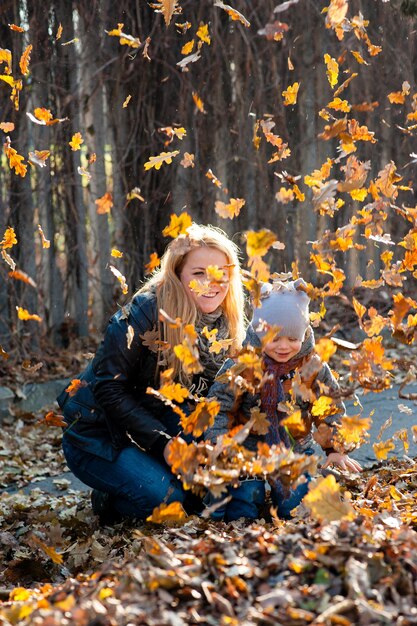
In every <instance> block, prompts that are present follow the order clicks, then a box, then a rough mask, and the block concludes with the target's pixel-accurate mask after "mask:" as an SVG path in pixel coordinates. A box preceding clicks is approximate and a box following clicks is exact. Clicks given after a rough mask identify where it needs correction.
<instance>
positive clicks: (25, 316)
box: [16, 306, 42, 322]
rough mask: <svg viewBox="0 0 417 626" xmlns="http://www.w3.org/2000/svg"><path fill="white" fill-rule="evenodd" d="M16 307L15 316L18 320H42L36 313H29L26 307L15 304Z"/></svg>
mask: <svg viewBox="0 0 417 626" xmlns="http://www.w3.org/2000/svg"><path fill="white" fill-rule="evenodd" d="M16 309H17V317H18V318H19V319H20V320H23V321H25V322H26V321H29V320H33V321H34V322H42V318H41V317H39V315H36V313H29V311H28V310H27V309H23V308H22V307H20V306H17V307H16Z"/></svg>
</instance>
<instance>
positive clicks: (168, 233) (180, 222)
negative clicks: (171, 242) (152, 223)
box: [162, 213, 192, 239]
mask: <svg viewBox="0 0 417 626" xmlns="http://www.w3.org/2000/svg"><path fill="white" fill-rule="evenodd" d="M191 224H192V219H191V217H190V216H189V215H188V213H181V214H180V215H176V214H175V213H172V214H171V217H170V222H169V224H168V226H165V228H164V230H163V231H162V234H163V236H164V237H172V238H173V239H175V237H178V235H185V234H186V233H187V228H189V227H190V226H191Z"/></svg>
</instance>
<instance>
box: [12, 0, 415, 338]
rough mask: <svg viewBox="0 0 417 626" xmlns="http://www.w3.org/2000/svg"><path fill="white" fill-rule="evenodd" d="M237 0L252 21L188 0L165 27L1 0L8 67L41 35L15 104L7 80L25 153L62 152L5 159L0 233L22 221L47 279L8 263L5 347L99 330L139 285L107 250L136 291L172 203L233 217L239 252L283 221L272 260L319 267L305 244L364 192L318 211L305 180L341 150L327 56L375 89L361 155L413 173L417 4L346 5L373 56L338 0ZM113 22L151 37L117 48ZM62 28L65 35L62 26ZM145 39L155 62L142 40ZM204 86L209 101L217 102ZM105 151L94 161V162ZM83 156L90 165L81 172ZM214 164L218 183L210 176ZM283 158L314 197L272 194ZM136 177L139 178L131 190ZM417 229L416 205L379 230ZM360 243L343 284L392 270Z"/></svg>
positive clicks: (349, 94)
mask: <svg viewBox="0 0 417 626" xmlns="http://www.w3.org/2000/svg"><path fill="white" fill-rule="evenodd" d="M232 4H233V6H234V8H236V9H237V10H239V11H241V12H242V13H243V14H244V15H245V17H246V18H247V19H248V20H249V21H250V23H251V26H250V28H245V27H244V26H243V25H242V24H241V23H240V22H238V21H232V20H231V19H230V18H229V16H228V15H227V13H226V12H225V11H223V10H221V9H220V8H218V7H215V6H213V3H212V2H208V1H206V2H195V1H191V0H188V1H187V0H182V1H181V2H180V5H181V7H182V14H181V15H174V17H173V19H172V21H171V24H170V25H169V27H166V25H165V23H164V20H163V17H162V15H161V14H160V13H157V12H156V11H155V10H154V9H153V8H152V7H151V6H149V4H148V3H147V2H145V1H144V0H136V2H132V1H131V0H119V1H118V2H112V1H110V0H102V1H100V2H99V1H97V0H73V2H71V1H69V0H56V1H51V0H42V1H40V0H13V1H12V0H5V1H4V2H2V3H1V9H0V41H1V44H0V47H1V48H3V49H8V50H10V51H12V55H13V74H15V73H16V74H17V73H18V61H19V58H20V56H21V54H22V52H23V50H24V49H25V47H26V46H27V45H28V44H29V43H30V44H32V45H33V49H32V54H31V61H30V73H29V74H28V76H26V77H24V79H23V90H22V92H21V97H20V106H19V110H15V108H14V106H13V103H12V101H11V100H10V88H9V86H8V85H7V84H6V83H2V84H0V103H1V111H2V116H1V120H0V121H5V120H7V121H11V122H14V123H15V130H14V131H13V132H12V133H10V138H11V141H12V146H13V147H14V148H15V149H16V150H17V152H18V153H19V154H21V155H24V156H25V159H26V158H27V155H28V154H29V152H30V151H33V150H35V149H36V150H50V152H51V155H50V158H49V160H48V161H47V165H46V167H42V168H40V167H37V166H33V167H32V166H29V169H28V173H27V175H26V176H25V177H21V176H17V175H16V174H15V173H14V172H13V171H12V170H11V169H10V168H9V165H8V163H7V159H6V158H5V156H4V154H3V156H2V167H1V170H0V236H2V235H3V233H4V231H5V229H6V228H7V227H8V226H11V227H13V228H14V229H15V232H16V236H17V239H18V245H17V246H15V248H13V251H12V253H13V254H12V255H13V258H14V259H15V261H16V263H17V267H18V268H19V269H20V270H22V271H24V272H26V274H28V275H29V276H30V277H32V278H33V279H34V280H35V282H36V288H34V287H33V286H31V285H28V284H25V283H23V282H21V281H13V280H10V278H9V277H8V272H9V270H10V268H9V267H8V266H7V264H6V263H4V262H1V265H0V275H1V280H0V344H1V345H2V346H3V347H4V348H5V349H10V350H13V349H15V348H17V347H18V348H19V350H21V349H22V348H23V349H25V348H28V347H29V346H31V347H33V346H36V342H37V340H38V338H39V336H40V335H41V334H48V335H49V337H50V338H51V339H52V340H53V341H54V342H55V343H56V344H57V345H60V344H64V345H65V344H66V343H68V341H69V340H70V339H71V338H73V337H76V336H85V335H86V334H87V333H88V330H89V328H90V329H91V328H93V329H97V330H98V331H100V330H101V328H102V326H103V324H105V322H106V320H107V318H108V316H109V314H110V313H111V312H112V311H114V310H115V308H116V306H117V304H118V303H121V302H123V301H124V299H125V298H126V296H123V295H122V294H121V291H120V286H119V283H118V282H117V281H116V279H115V277H114V276H113V274H112V273H111V271H110V270H109V265H114V266H115V267H117V269H119V271H120V272H121V273H122V274H124V276H125V277H126V280H127V283H128V285H129V294H131V293H133V292H134V290H135V289H136V288H137V287H138V286H139V285H140V281H141V280H142V279H143V277H144V271H145V264H146V263H148V262H149V256H150V254H151V253H152V252H154V251H156V252H158V254H161V253H162V252H163V249H164V247H165V245H166V244H167V242H168V239H167V238H164V237H163V236H162V234H161V231H162V230H163V228H164V227H165V226H166V225H167V224H168V223H169V219H170V214H171V213H178V214H179V213H181V212H182V211H183V210H186V211H187V212H188V213H189V214H190V215H191V217H192V218H193V219H194V220H195V221H198V222H203V223H211V224H216V225H219V226H221V227H222V228H223V229H225V230H226V231H227V232H228V233H229V234H230V235H232V236H233V237H234V239H235V240H236V241H237V242H238V243H239V244H241V245H242V250H243V251H244V248H245V246H244V237H243V233H244V232H245V231H247V230H257V229H261V228H269V229H271V230H272V231H274V233H275V234H276V235H277V237H278V238H279V239H280V241H282V242H284V243H285V244H286V247H285V250H280V251H277V250H274V251H272V252H270V253H269V256H268V257H267V261H268V262H269V263H270V265H271V268H272V269H273V270H280V271H281V270H290V269H291V264H292V262H293V261H294V260H295V259H297V260H298V262H299V268H300V270H301V271H302V273H303V274H304V275H305V276H306V278H308V279H310V280H311V279H315V280H316V278H317V277H316V275H315V274H314V272H313V269H312V264H311V262H310V253H311V244H309V243H307V242H312V241H315V240H317V239H318V238H320V237H321V236H322V234H323V232H324V231H325V230H326V229H329V230H330V231H332V232H333V231H335V230H336V229H337V228H338V227H342V226H344V225H345V224H347V223H348V222H349V220H350V218H351V217H352V215H353V214H354V212H355V211H357V210H358V204H357V202H355V201H354V200H352V199H351V198H350V197H344V200H345V204H344V205H343V206H342V207H341V208H340V209H339V210H338V211H337V212H336V213H335V215H334V217H331V216H329V215H319V214H318V213H317V212H315V211H314V210H313V208H312V205H311V189H310V188H309V187H307V186H306V185H305V184H304V182H303V179H304V176H305V175H307V174H311V173H312V172H313V171H314V170H315V169H319V168H320V167H321V165H322V164H323V163H324V162H325V161H326V159H327V158H328V157H330V158H337V156H338V152H337V146H338V141H337V140H336V139H330V140H327V141H326V140H322V139H319V138H318V135H319V134H320V133H322V132H323V128H324V126H325V124H326V123H328V122H326V121H325V120H323V119H322V118H321V117H319V116H318V112H319V111H320V110H321V109H322V108H323V107H325V106H326V104H327V103H328V102H329V100H330V99H331V98H332V90H331V88H330V85H329V82H328V80H327V77H326V66H325V64H324V62H323V56H324V54H325V53H327V54H329V55H330V56H332V57H334V58H336V59H338V61H339V64H340V73H341V76H340V79H339V84H341V83H342V82H343V81H344V80H346V78H347V77H348V76H349V74H348V70H349V69H350V70H351V72H352V71H354V72H358V76H357V78H355V80H353V81H352V83H351V84H350V86H349V87H348V90H347V91H346V92H344V94H343V95H342V96H341V97H342V98H344V97H346V98H348V100H349V102H350V103H352V104H356V105H360V104H361V103H364V102H366V103H378V104H377V105H376V104H375V107H373V108H372V110H368V111H357V112H355V115H354V117H355V118H356V119H357V120H358V121H359V123H360V124H361V125H362V124H363V125H366V126H367V127H368V128H369V130H370V131H372V132H374V133H375V138H376V139H377V142H376V143H371V142H363V143H360V144H358V151H357V153H355V154H356V156H357V158H359V159H360V160H361V161H370V171H369V178H368V181H369V179H370V178H375V177H376V176H377V175H378V172H379V171H380V170H382V169H383V168H384V167H385V166H386V164H388V163H389V162H390V161H394V163H395V164H396V166H397V168H398V173H399V175H400V176H403V181H402V183H401V184H403V185H407V184H408V182H409V179H412V177H413V174H414V173H415V164H411V165H410V166H409V167H404V166H406V164H407V163H408V162H409V161H410V160H411V158H410V156H409V155H410V154H411V153H412V152H415V143H414V146H413V141H414V139H413V134H412V133H411V132H405V131H404V130H401V128H404V127H405V117H406V113H407V111H409V108H408V109H407V108H406V107H405V106H396V105H393V104H391V103H390V102H389V100H388V99H387V94H388V93H389V92H392V91H398V90H401V86H402V84H403V82H404V81H408V82H409V83H410V86H411V94H413V93H414V92H415V91H416V72H417V69H416V68H417V49H416V43H415V42H416V38H415V29H416V21H415V16H414V15H413V7H412V4H413V3H411V2H403V3H400V2H394V1H391V2H386V3H382V2H376V1H374V2H359V1H356V2H351V3H350V7H349V15H351V16H353V15H355V14H359V13H360V12H362V13H363V15H364V18H365V19H367V20H369V23H370V24H369V27H368V34H369V37H370V39H371V41H372V43H373V44H375V45H381V46H382V52H381V54H379V55H377V56H374V57H370V56H369V55H368V54H366V48H365V51H364V48H363V44H361V42H359V41H358V40H357V38H356V37H355V35H354V34H353V33H348V34H347V35H346V36H345V39H344V40H343V41H342V42H340V41H338V40H337V38H336V36H335V33H334V32H333V31H332V30H329V29H326V28H325V24H324V21H325V14H323V13H322V9H323V8H324V7H325V6H326V5H327V4H328V3H326V2H318V1H316V0H300V1H299V2H298V3H294V4H292V5H291V6H289V8H288V9H286V10H285V11H278V12H275V13H274V9H275V7H277V6H278V5H279V4H282V3H279V2H278V1H277V0H250V1H247V0H235V1H234V2H233V3H232ZM399 9H402V10H399ZM187 21H188V22H190V23H191V27H190V28H189V30H188V31H187V32H185V34H182V33H181V28H179V27H178V26H176V23H177V24H178V23H180V24H184V23H185V22H187ZM277 21H279V22H281V23H282V25H281V26H280V25H279V24H275V28H278V30H279V29H281V30H282V32H283V35H284V36H283V39H282V40H281V41H275V40H274V39H273V38H272V39H271V38H270V39H268V37H267V36H266V35H265V33H266V32H268V28H265V27H266V26H267V25H268V24H274V23H275V22H277ZM118 23H123V24H124V27H123V30H124V31H125V32H126V33H129V34H131V35H132V36H134V37H138V38H139V39H140V41H141V43H142V45H141V46H140V47H139V48H131V47H128V46H125V45H120V43H119V38H118V37H112V36H109V35H108V34H106V32H105V31H110V30H112V29H114V28H117V24H118ZM200 23H204V24H208V26H209V34H210V38H211V43H210V45H204V46H203V47H202V49H201V59H199V60H198V61H197V62H195V63H190V64H188V65H187V66H186V68H185V69H186V71H182V68H181V66H179V65H178V62H179V61H181V59H183V58H184V54H182V53H181V50H182V48H183V46H184V44H186V43H187V42H188V41H190V40H191V39H192V38H193V37H194V38H195V32H196V30H197V28H198V26H199V25H200ZM8 24H18V25H21V26H22V27H23V28H24V29H25V32H24V33H19V32H15V31H13V30H11V29H10V28H9V26H8ZM60 25H61V26H62V36H61V37H60V38H59V39H57V33H58V29H59V26H60ZM147 38H149V39H150V41H149V40H148V44H149V45H148V48H147V54H148V55H149V58H150V60H149V59H148V58H147V57H146V56H145V55H144V44H145V42H146V39H147ZM71 42H72V43H71ZM351 50H358V51H359V50H362V54H363V57H364V58H366V59H367V62H369V65H365V64H363V65H359V64H358V63H357V62H356V61H355V59H354V57H353V56H352V55H351V54H350V51H351ZM292 66H293V68H294V69H290V67H292ZM1 67H2V68H4V66H1ZM1 71H2V72H3V69H1ZM343 72H345V73H343ZM295 81H298V82H299V83H300V90H299V96H298V101H297V104H296V105H294V106H288V107H285V106H284V105H283V99H282V96H281V93H282V91H283V90H284V89H286V88H287V87H288V85H290V84H293V83H294V82H295ZM193 94H195V97H197V96H198V97H199V98H201V100H202V102H203V105H204V112H202V111H200V110H199V108H198V107H197V106H196V103H195V98H193ZM128 96H130V100H129V102H128V103H126V99H127V98H128ZM410 98H411V96H410ZM124 103H125V106H123V105H124ZM36 107H44V108H46V109H49V110H50V111H51V113H52V115H53V117H54V118H60V119H62V118H68V120H67V121H63V122H60V123H57V124H53V125H50V126H45V125H39V124H35V123H33V122H32V121H31V120H30V118H29V117H27V116H26V115H25V113H26V111H28V112H32V113H33V111H34V109H35V108H36ZM365 108H366V107H365ZM338 115H339V116H340V114H338ZM264 116H270V117H264ZM259 119H272V120H273V121H274V122H275V124H276V125H275V127H274V129H273V132H274V133H276V134H277V135H279V136H280V137H282V139H283V141H284V142H287V143H288V144H289V148H290V150H291V155H290V156H289V157H288V158H287V159H285V160H283V161H279V162H276V163H268V160H269V159H270V158H271V155H272V152H273V150H272V146H271V145H270V144H268V143H267V142H266V141H265V140H262V141H261V143H260V146H259V149H258V150H257V149H256V148H255V146H254V142H253V135H254V126H255V123H256V120H259ZM173 125H179V126H182V127H184V128H185V129H186V131H187V134H186V137H185V138H184V139H183V140H182V141H179V140H178V139H176V138H174V140H173V142H172V143H170V144H169V145H166V142H167V136H166V134H164V133H163V132H160V130H159V129H160V128H162V127H166V126H173ZM399 127H401V128H399ZM77 132H80V133H81V134H82V137H83V139H84V143H83V145H82V149H81V150H79V151H72V150H71V148H70V146H69V142H70V141H71V138H72V136H73V135H74V134H75V133H77ZM2 134H3V135H4V138H5V137H6V134H4V133H2ZM177 149H178V150H180V151H181V154H180V155H179V156H177V157H176V158H175V159H174V160H173V162H172V164H171V165H163V166H162V167H161V168H160V169H159V170H156V169H150V170H149V171H145V169H144V163H145V162H146V161H148V159H149V157H150V156H152V155H158V154H160V153H161V152H162V151H170V150H177ZM184 152H189V153H192V154H194V155H195V167H188V168H184V167H183V166H182V165H181V164H180V160H181V158H182V155H183V154H184ZM93 153H95V154H96V161H95V162H94V163H91V164H90V165H88V159H89V158H90V157H91V155H92V154H93ZM344 164H345V161H341V162H340V163H336V164H335V165H334V166H333V167H334V169H333V173H332V175H331V178H337V179H343V174H342V172H341V171H340V167H341V166H343V165H344ZM81 167H83V168H86V169H87V170H88V172H89V173H90V174H91V178H90V179H88V177H87V176H86V175H85V174H80V173H79V168H81ZM209 169H211V170H212V171H213V173H214V174H215V175H216V176H217V177H218V179H219V180H220V181H221V182H222V184H223V189H219V188H218V187H217V186H215V185H214V184H213V182H212V181H211V180H210V179H209V178H208V177H206V172H207V171H208V170H209ZM283 171H285V172H287V173H288V174H290V175H291V176H294V177H296V176H301V178H300V179H299V180H298V181H297V182H298V185H299V187H300V188H301V189H302V191H303V192H304V193H305V194H306V200H305V201H304V202H299V201H297V200H296V199H295V200H294V201H291V202H288V203H287V204H283V203H282V202H279V201H278V200H277V199H276V198H275V194H276V193H277V191H278V190H279V189H280V187H282V185H283V184H284V185H285V180H284V183H283V179H285V174H283ZM276 174H281V177H279V176H277V175H276ZM134 188H139V189H140V191H138V190H137V191H136V193H133V194H131V196H129V193H130V192H132V189H134ZM224 189H227V193H226V194H225V193H224V191H223V190H224ZM106 193H111V194H112V201H113V206H112V208H111V212H110V213H104V214H98V213H97V204H96V202H95V201H96V200H97V199H98V198H101V197H102V196H103V195H104V194H106ZM404 193H405V192H404ZM132 196H134V197H133V198H132V199H129V197H132ZM141 198H142V199H141ZM227 198H243V199H245V201H246V204H245V206H244V207H243V209H242V211H241V213H240V215H239V216H238V217H236V218H234V219H233V220H229V219H222V218H220V217H219V216H218V215H217V214H216V213H215V211H214V205H215V201H216V200H223V201H226V199H227ZM401 202H404V203H405V205H407V206H410V207H413V206H415V204H416V200H415V195H414V196H413V192H407V195H404V200H402V196H401V200H400V199H397V201H396V203H397V204H398V205H399V206H401ZM38 224H40V225H41V227H42V229H43V232H44V233H45V236H46V237H47V239H48V240H49V241H50V247H49V248H43V247H42V242H41V238H40V235H39V232H38ZM409 226H410V225H409ZM409 226H408V227H409ZM406 230H407V226H406V225H405V224H404V220H403V219H401V217H399V215H398V213H397V212H396V211H395V210H394V209H392V208H391V209H389V210H388V217H387V220H386V224H385V225H384V231H385V232H387V233H390V234H391V238H392V240H393V241H395V242H398V240H399V239H401V237H402V236H403V234H404V233H405V232H406ZM358 242H359V243H363V244H364V245H365V249H364V250H363V251H358V250H355V249H352V250H349V251H348V252H347V253H346V254H343V255H342V254H341V253H337V254H338V255H340V259H339V258H338V265H340V267H343V269H344V271H345V273H346V275H347V280H346V285H345V286H346V288H349V287H351V286H352V285H353V284H354V282H355V278H356V276H357V275H358V274H359V275H361V276H362V277H363V278H376V277H378V276H379V270H380V267H381V260H380V254H381V248H380V247H378V246H377V245H376V244H375V242H369V241H367V240H365V239H363V240H360V236H359V237H358ZM114 247H115V248H117V249H118V250H120V251H122V252H123V257H122V258H112V257H111V256H110V252H111V249H112V248H114ZM370 261H371V262H373V263H371V265H370V264H369V262H370ZM16 306H21V307H25V308H26V309H28V310H29V311H30V312H36V313H38V314H39V315H40V316H41V317H42V319H43V322H42V324H39V323H37V322H35V321H29V322H22V321H19V320H18V319H17V315H16Z"/></svg>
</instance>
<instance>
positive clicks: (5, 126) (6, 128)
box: [0, 122, 14, 133]
mask: <svg viewBox="0 0 417 626" xmlns="http://www.w3.org/2000/svg"><path fill="white" fill-rule="evenodd" d="M0 130H2V131H3V132H4V133H11V132H12V131H14V124H13V122H1V123H0Z"/></svg>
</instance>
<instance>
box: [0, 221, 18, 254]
mask: <svg viewBox="0 0 417 626" xmlns="http://www.w3.org/2000/svg"><path fill="white" fill-rule="evenodd" d="M16 243H17V237H16V233H15V232H14V228H12V227H11V226H9V227H8V228H6V230H5V232H4V235H3V239H2V240H1V241H0V246H1V247H2V248H3V249H4V250H5V249H6V248H13V246H14V245H15V244H16Z"/></svg>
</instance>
